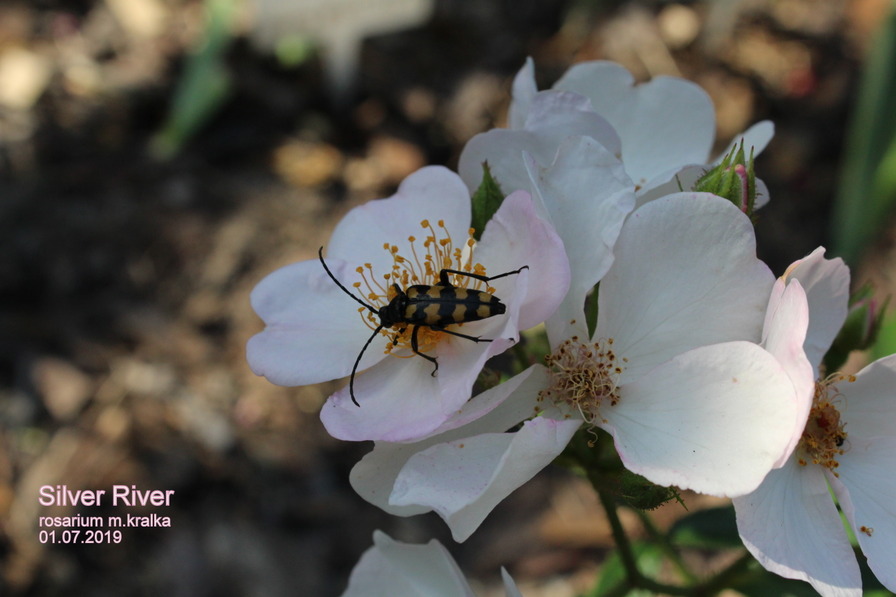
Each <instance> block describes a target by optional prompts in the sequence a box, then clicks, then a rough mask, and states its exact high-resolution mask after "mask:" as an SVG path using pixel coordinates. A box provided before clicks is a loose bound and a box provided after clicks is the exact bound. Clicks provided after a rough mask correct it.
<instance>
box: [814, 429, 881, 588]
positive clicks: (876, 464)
mask: <svg viewBox="0 0 896 597" xmlns="http://www.w3.org/2000/svg"><path fill="white" fill-rule="evenodd" d="M847 442H848V444H847V449H846V453H845V454H843V455H842V456H840V457H839V458H838V460H839V462H840V467H839V468H838V469H837V473H838V474H839V477H833V475H828V478H829V480H830V481H831V486H832V487H833V488H834V491H835V493H836V494H837V498H838V500H840V502H841V503H845V502H847V501H848V502H849V504H850V507H849V508H846V507H844V509H843V511H844V512H845V513H846V516H847V519H848V520H849V522H850V524H851V525H852V529H853V532H854V533H855V536H856V538H857V539H858V541H859V546H860V547H861V548H862V553H864V554H865V557H866V558H868V566H870V567H871V570H873V571H874V575H875V576H876V577H877V579H878V580H879V581H880V582H881V583H883V585H884V586H885V587H887V588H888V589H890V590H891V591H894V590H896V567H894V565H893V564H894V557H896V556H894V554H896V500H894V499H893V498H894V496H896V437H886V438H884V437H879V438H877V439H874V440H868V439H862V438H857V437H853V436H852V435H850V436H849V438H848V439H847ZM846 492H848V498H847V497H846Z"/></svg>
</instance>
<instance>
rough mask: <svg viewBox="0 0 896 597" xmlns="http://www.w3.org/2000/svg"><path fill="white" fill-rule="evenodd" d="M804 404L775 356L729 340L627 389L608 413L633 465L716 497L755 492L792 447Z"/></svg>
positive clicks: (663, 481) (604, 411)
mask: <svg viewBox="0 0 896 597" xmlns="http://www.w3.org/2000/svg"><path fill="white" fill-rule="evenodd" d="M796 414H797V404H796V400H795V396H794V390H793V385H792V383H791V382H790V378H789V377H788V376H787V374H786V373H785V372H784V370H783V369H782V367H781V365H780V364H779V363H778V361H777V360H776V359H775V358H774V357H773V356H772V355H770V354H769V353H768V352H766V351H765V350H763V349H762V348H760V347H759V346H757V345H755V344H751V343H748V342H729V343H725V344H717V345H714V346H705V347H701V348H697V349H694V350H691V351H689V352H686V353H684V354H682V355H679V356H677V357H675V358H674V359H672V360H670V361H668V362H666V363H663V364H662V365H660V366H659V367H656V368H655V369H653V370H652V371H650V372H649V373H648V374H647V375H644V376H642V377H640V378H639V379H637V380H635V381H633V382H631V383H629V384H626V385H623V386H622V387H621V388H620V398H619V402H618V404H616V405H615V406H610V405H606V406H604V407H602V408H601V410H600V415H601V416H602V417H604V418H605V419H606V420H607V422H606V423H603V424H599V425H600V426H601V427H603V428H605V429H606V430H607V431H609V432H610V433H611V434H612V435H613V437H614V440H615V443H616V449H617V451H618V452H619V456H620V458H621V459H622V462H623V463H624V464H625V466H626V468H628V469H630V470H632V471H634V472H636V473H638V474H640V475H643V476H644V477H646V478H647V479H649V480H650V481H652V482H654V483H657V484H658V485H664V486H667V485H677V486H678V487H682V488H687V489H693V490H694V491H699V492H701V493H708V494H712V495H722V496H729V497H730V496H735V495H743V494H745V493H747V492H750V491H752V490H753V489H755V488H756V487H757V486H758V485H759V483H760V482H761V481H762V479H763V477H765V475H766V474H767V473H768V471H769V470H770V469H771V468H772V466H773V465H774V464H775V462H777V461H778V460H779V458H780V456H781V454H782V453H783V452H784V450H785V449H786V448H787V446H788V444H789V443H790V440H791V437H792V435H793V430H794V428H795V427H796V421H795V417H796Z"/></svg>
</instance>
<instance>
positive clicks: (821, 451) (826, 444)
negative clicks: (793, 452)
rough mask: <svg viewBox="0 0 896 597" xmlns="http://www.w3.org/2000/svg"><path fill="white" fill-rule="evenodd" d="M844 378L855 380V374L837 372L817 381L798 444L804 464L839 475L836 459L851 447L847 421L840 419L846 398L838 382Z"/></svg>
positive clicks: (800, 459) (798, 458)
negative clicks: (848, 439)
mask: <svg viewBox="0 0 896 597" xmlns="http://www.w3.org/2000/svg"><path fill="white" fill-rule="evenodd" d="M844 380H845V381H847V382H852V381H855V376H852V375H843V374H840V373H834V374H832V375H829V376H828V377H827V378H825V379H824V380H821V381H819V382H817V383H816V384H815V397H814V398H813V401H812V409H811V410H810V411H809V419H808V420H807V421H806V428H805V429H804V430H803V436H802V438H800V443H799V445H798V446H797V462H798V463H799V464H800V465H801V466H808V464H809V463H812V464H817V465H820V466H823V467H825V468H828V469H830V470H831V472H833V473H834V475H835V476H839V475H837V467H839V466H840V463H839V462H838V461H837V458H838V457H839V456H842V455H843V454H845V453H846V450H848V449H849V444H848V442H847V439H846V438H847V436H848V434H847V432H846V429H845V427H846V424H845V423H844V422H843V421H842V420H841V418H840V409H839V407H840V406H841V405H842V403H843V397H842V395H841V394H840V392H839V391H838V390H837V385H836V384H837V383H839V382H841V381H844Z"/></svg>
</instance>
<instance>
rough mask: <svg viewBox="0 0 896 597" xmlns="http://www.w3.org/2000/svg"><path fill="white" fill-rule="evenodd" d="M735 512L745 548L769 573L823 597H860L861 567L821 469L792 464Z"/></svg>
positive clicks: (771, 475)
mask: <svg viewBox="0 0 896 597" xmlns="http://www.w3.org/2000/svg"><path fill="white" fill-rule="evenodd" d="M734 508H735V511H736V512H737V528H738V531H739V532H740V536H741V539H743V541H744V545H746V547H747V549H749V550H750V553H752V554H753V556H755V557H756V559H757V560H759V563H760V564H762V566H763V567H764V568H765V569H767V570H769V571H771V572H774V573H775V574H778V575H779V576H783V577H785V578H794V579H798V580H805V581H808V582H810V583H812V586H813V587H815V590H816V591H818V592H819V593H821V594H822V595H824V596H825V597H861V595H862V579H861V575H860V574H859V566H858V564H857V562H856V558H855V554H854V553H853V550H852V547H851V546H850V544H849V540H848V539H847V537H846V532H845V531H844V529H843V524H842V523H841V521H840V515H839V513H838V512H837V507H836V506H835V505H834V501H833V500H832V499H831V494H830V492H829V491H828V486H827V483H825V477H824V475H823V474H822V472H821V469H820V468H819V467H816V466H800V465H798V464H797V463H796V461H795V459H791V461H790V462H789V463H788V464H787V465H785V466H784V467H783V468H780V469H777V470H774V471H772V472H771V473H769V475H768V476H767V477H766V478H765V481H763V483H762V485H761V486H760V487H759V488H758V489H757V490H756V491H754V492H752V493H750V494H749V495H746V496H743V497H740V498H735V499H734Z"/></svg>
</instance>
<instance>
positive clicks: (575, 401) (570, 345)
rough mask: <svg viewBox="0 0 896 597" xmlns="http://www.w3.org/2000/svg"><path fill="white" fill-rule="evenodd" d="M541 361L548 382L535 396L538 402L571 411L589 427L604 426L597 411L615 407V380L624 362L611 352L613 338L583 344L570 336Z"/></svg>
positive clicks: (616, 387) (616, 395) (617, 399)
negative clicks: (543, 361)
mask: <svg viewBox="0 0 896 597" xmlns="http://www.w3.org/2000/svg"><path fill="white" fill-rule="evenodd" d="M545 362H546V364H547V366H548V369H549V370H550V372H551V382H550V384H549V386H548V388H547V389H545V390H542V391H541V392H540V393H539V397H538V398H539V400H550V401H551V402H553V403H554V404H557V405H566V406H569V407H572V408H575V409H576V410H578V411H579V412H580V413H581V415H582V418H584V419H585V421H586V422H588V423H590V424H592V425H595V424H597V423H606V419H605V418H604V417H603V416H601V414H600V409H601V408H604V407H613V406H615V405H616V404H618V402H619V386H618V380H619V375H620V374H621V373H622V371H623V369H624V363H625V362H626V359H624V358H622V359H620V358H619V356H618V355H617V354H616V352H615V351H614V350H613V339H612V338H608V339H601V340H598V341H597V342H591V343H585V342H582V341H581V340H580V339H579V338H578V337H577V336H573V337H572V338H569V339H567V340H566V341H564V342H563V343H562V344H561V345H560V346H558V347H557V349H556V350H555V351H554V352H553V353H551V354H550V355H548V356H547V357H546V359H545Z"/></svg>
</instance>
